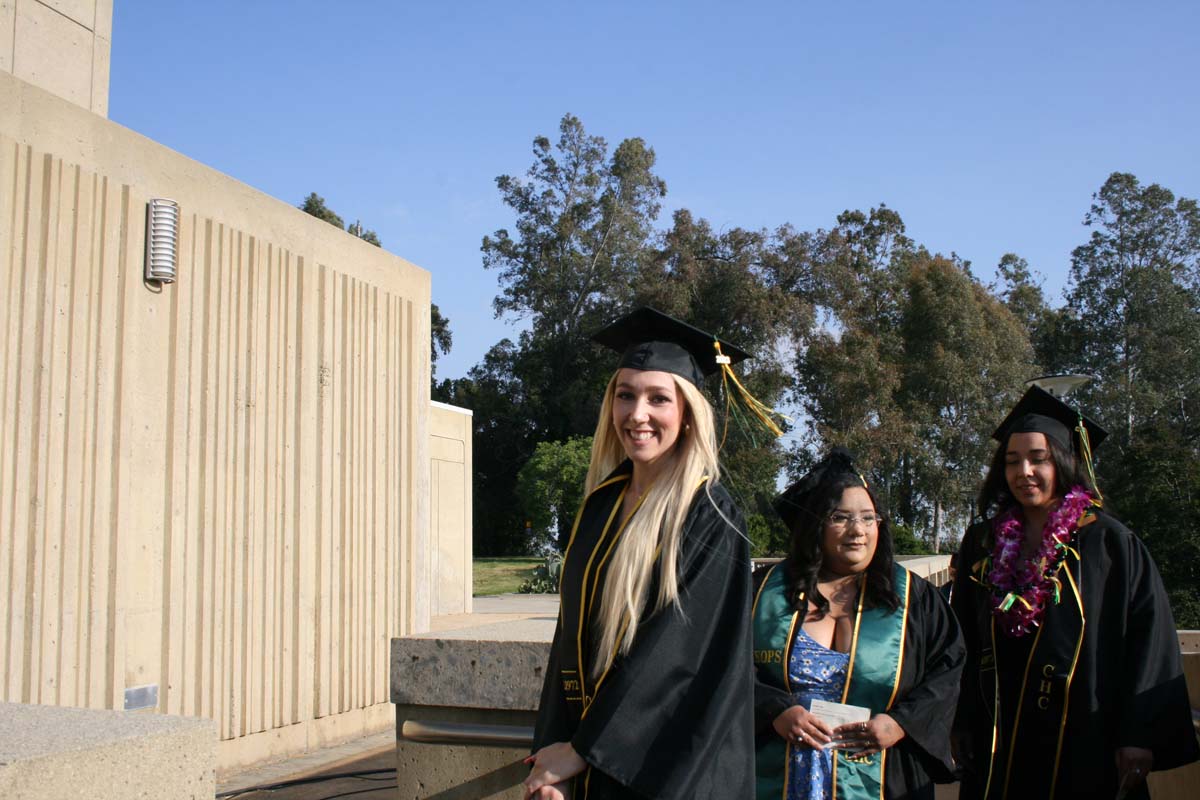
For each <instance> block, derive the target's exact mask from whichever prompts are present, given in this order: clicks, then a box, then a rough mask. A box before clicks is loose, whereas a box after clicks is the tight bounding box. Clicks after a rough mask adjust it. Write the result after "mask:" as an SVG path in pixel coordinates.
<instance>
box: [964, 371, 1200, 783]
mask: <svg viewBox="0 0 1200 800" xmlns="http://www.w3.org/2000/svg"><path fill="white" fill-rule="evenodd" d="M1104 436H1105V432H1104V430H1103V429H1102V428H1100V426H1099V425H1097V424H1096V423H1095V422H1093V421H1092V420H1090V419H1088V418H1087V417H1084V416H1083V415H1082V414H1080V413H1079V412H1077V411H1075V410H1074V409H1072V408H1071V407H1070V406H1068V405H1066V404H1065V403H1063V402H1062V401H1060V400H1058V399H1057V398H1055V397H1053V396H1052V395H1050V394H1049V393H1047V392H1045V391H1043V390H1042V389H1040V388H1038V387H1036V386H1035V387H1032V388H1030V389H1029V391H1028V392H1026V393H1025V396H1024V397H1022V398H1021V400H1020V402H1018V403H1017V405H1016V407H1015V408H1014V409H1013V410H1012V412H1011V413H1010V414H1009V415H1008V417H1007V418H1006V419H1005V420H1004V422H1003V423H1001V425H1000V427H999V428H998V429H997V430H996V432H995V433H994V434H993V437H994V438H995V439H996V440H997V441H999V442H1000V445H999V447H998V448H997V449H996V454H995V456H994V458H993V459H992V463H991V467H990V469H989V470H988V474H987V477H986V478H985V479H984V483H983V488H982V489H981V491H980V494H979V513H980V515H981V517H982V520H981V521H980V522H978V523H977V524H975V525H973V526H972V527H971V528H970V529H969V530H968V531H967V533H966V536H965V537H964V538H963V544H962V549H961V550H960V551H959V552H960V559H959V563H960V565H961V568H960V569H959V570H958V576H957V578H956V581H955V587H954V595H953V607H954V610H955V612H956V613H957V615H958V618H959V621H960V623H961V624H962V626H963V634H964V637H965V639H966V643H967V666H966V669H965V670H964V671H963V686H962V692H961V693H960V696H959V704H958V711H957V715H956V719H955V726H954V727H955V737H954V741H955V745H956V756H957V758H958V760H959V762H960V764H961V766H962V768H963V781H962V789H961V794H960V797H963V798H983V799H985V800H1000V799H1001V798H1014V800H1040V799H1041V798H1098V797H1110V798H1111V797H1129V798H1135V797H1148V796H1149V792H1148V790H1147V788H1146V776H1147V774H1148V773H1149V772H1150V771H1151V770H1155V769H1170V768H1172V767H1177V766H1179V765H1181V764H1186V763H1188V762H1190V761H1193V760H1195V759H1196V758H1197V757H1198V756H1200V753H1198V752H1197V746H1196V737H1195V736H1194V735H1193V733H1192V725H1191V719H1190V715H1189V711H1188V697H1187V687H1186V684H1185V682H1184V678H1183V672H1182V668H1181V664H1180V656H1179V640H1178V637H1177V636H1176V632H1175V624H1174V621H1173V620H1172V618H1171V608H1170V605H1169V604H1168V603H1167V596H1166V593H1165V591H1164V590H1163V586H1162V580H1161V579H1160V578H1159V575H1158V570H1157V568H1156V567H1155V566H1154V562H1153V560H1151V558H1150V555H1149V554H1148V553H1147V552H1146V549H1145V547H1144V546H1143V545H1142V543H1141V541H1140V540H1139V539H1138V538H1137V537H1136V536H1134V535H1133V534H1132V533H1130V531H1129V530H1128V529H1127V528H1126V527H1125V526H1124V525H1122V524H1121V523H1120V522H1119V521H1117V520H1116V519H1114V518H1113V517H1112V516H1110V515H1109V514H1107V513H1106V512H1105V511H1104V510H1103V507H1102V498H1101V495H1100V492H1099V491H1098V489H1097V488H1096V485H1095V481H1094V480H1093V479H1092V473H1091V466H1090V457H1091V448H1092V446H1096V445H1099V444H1100V441H1101V439H1103V437H1104Z"/></svg>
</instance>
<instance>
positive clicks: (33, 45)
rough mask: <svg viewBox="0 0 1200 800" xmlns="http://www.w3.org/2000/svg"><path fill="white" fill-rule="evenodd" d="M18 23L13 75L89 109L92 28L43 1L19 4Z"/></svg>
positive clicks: (90, 97) (14, 41) (90, 101)
mask: <svg viewBox="0 0 1200 800" xmlns="http://www.w3.org/2000/svg"><path fill="white" fill-rule="evenodd" d="M15 25H16V32H15V35H14V39H13V57H12V65H13V66H12V72H13V74H14V75H16V76H17V77H18V78H20V79H21V80H23V81H25V82H26V83H32V84H33V85H34V86H40V87H41V88H43V89H45V90H47V91H50V92H53V93H54V94H56V95H58V96H59V97H62V98H65V99H67V100H70V101H71V102H72V103H75V104H76V105H79V106H83V107H84V108H89V109H90V108H91V105H92V46H93V42H92V40H93V38H94V34H93V33H92V32H91V30H89V29H88V28H85V27H84V26H83V25H80V24H79V23H78V22H75V21H74V20H72V19H69V18H68V17H65V16H63V15H62V14H60V13H58V12H57V11H55V10H54V9H52V8H50V7H49V6H46V5H43V4H42V3H18V4H17V6H16V22H15Z"/></svg>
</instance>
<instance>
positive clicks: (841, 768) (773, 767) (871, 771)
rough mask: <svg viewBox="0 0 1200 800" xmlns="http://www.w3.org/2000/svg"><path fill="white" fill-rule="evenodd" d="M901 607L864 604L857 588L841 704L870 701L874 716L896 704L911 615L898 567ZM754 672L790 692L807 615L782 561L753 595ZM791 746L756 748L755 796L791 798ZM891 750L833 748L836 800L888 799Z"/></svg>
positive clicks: (774, 743)
mask: <svg viewBox="0 0 1200 800" xmlns="http://www.w3.org/2000/svg"><path fill="white" fill-rule="evenodd" d="M893 581H894V588H895V591H896V594H897V595H898V596H899V597H900V608H899V609H897V611H895V612H892V611H889V610H888V609H886V608H869V609H864V608H863V595H864V592H863V591H862V588H861V586H860V588H859V593H858V609H857V611H856V612H855V619H854V639H853V641H852V642H851V644H850V668H849V671H848V673H847V675H846V686H845V688H844V689H843V691H842V702H843V703H848V704H850V705H855V706H866V707H867V708H869V709H871V714H872V715H875V714H879V713H882V712H884V711H887V710H888V709H889V708H891V707H892V704H893V703H894V702H895V701H896V691H897V689H898V688H899V686H900V672H901V670H902V668H903V664H904V632H905V631H904V628H905V624H906V620H907V618H908V595H909V591H908V590H909V575H908V570H906V569H904V567H902V566H900V565H899V564H897V565H895V574H894V577H893ZM752 614H753V626H754V669H755V672H756V674H757V676H758V679H759V680H760V681H763V682H764V683H766V684H768V685H770V686H775V687H776V688H779V689H783V690H784V691H786V692H789V693H790V692H791V691H792V688H791V681H790V679H789V678H788V657H789V654H790V653H791V650H792V644H793V642H794V640H795V638H796V633H797V631H799V629H800V625H801V624H802V623H803V617H802V616H801V615H800V614H799V613H798V612H796V610H795V609H793V608H792V605H791V603H789V602H788V598H787V583H786V579H785V576H784V570H783V569H782V564H776V565H775V566H774V567H772V568H771V571H770V572H769V573H768V574H767V577H766V578H765V579H764V580H763V583H762V586H761V587H760V588H759V590H758V596H757V597H755V598H754V609H753V611H752ZM791 749H792V744H791V743H790V742H786V741H784V740H783V739H782V738H780V737H778V736H774V735H771V736H770V737H769V738H768V739H767V741H765V742H764V743H762V744H761V745H760V746H759V748H758V751H757V753H756V756H755V758H756V770H755V772H756V776H757V788H756V792H755V794H756V796H757V797H758V799H759V800H768V799H771V800H773V799H774V798H781V799H782V800H786V797H787V795H786V793H787V784H788V768H789V765H790V764H791V755H792V754H791ZM886 758H887V751H886V750H885V751H883V752H881V753H876V754H874V755H872V756H865V757H863V756H857V755H855V754H854V753H851V752H848V751H845V750H835V751H833V797H834V800H867V798H870V799H871V800H877V798H882V797H883V784H884V764H885V761H886Z"/></svg>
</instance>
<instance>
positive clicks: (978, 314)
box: [316, 115, 1200, 626]
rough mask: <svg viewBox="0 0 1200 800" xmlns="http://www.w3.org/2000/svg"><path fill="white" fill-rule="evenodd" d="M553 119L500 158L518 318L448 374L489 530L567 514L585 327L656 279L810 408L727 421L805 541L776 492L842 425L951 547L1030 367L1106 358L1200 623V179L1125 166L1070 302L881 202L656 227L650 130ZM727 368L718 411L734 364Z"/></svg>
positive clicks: (684, 217)
mask: <svg viewBox="0 0 1200 800" xmlns="http://www.w3.org/2000/svg"><path fill="white" fill-rule="evenodd" d="M558 134H559V135H558V138H557V140H556V141H555V142H551V140H550V139H549V138H547V137H537V138H536V139H535V140H534V143H533V164H532V166H531V167H530V169H529V170H528V172H527V173H526V174H525V175H524V176H523V177H520V178H515V177H512V176H508V175H503V176H501V177H499V178H498V179H497V188H498V189H499V191H500V193H501V197H502V199H503V200H504V202H505V204H506V205H507V206H508V207H509V208H510V209H511V210H512V212H513V214H514V217H515V219H514V224H513V226H512V228H511V231H510V229H508V228H504V229H500V230H497V231H495V232H494V233H493V234H491V235H490V236H487V237H485V238H484V239H483V243H482V252H483V261H484V266H485V267H486V268H488V269H492V270H495V271H496V273H497V277H498V283H499V293H498V295H497V296H496V298H495V301H494V308H495V312H496V314H497V316H501V317H507V318H509V319H513V320H520V321H522V322H523V323H524V329H523V330H522V332H521V333H520V334H519V335H518V336H517V337H516V340H515V341H513V340H511V339H505V340H503V341H502V342H500V343H498V344H497V345H496V346H495V347H493V348H492V349H491V350H490V351H489V352H488V354H487V355H486V356H485V358H484V360H483V361H482V362H481V363H480V364H479V365H477V366H476V367H474V368H473V369H472V370H471V371H470V373H469V374H468V376H467V377H466V378H463V379H459V380H456V381H443V382H442V383H441V384H440V385H439V386H438V387H437V389H436V392H435V396H439V397H442V398H443V399H447V400H449V401H450V402H455V403H458V404H460V405H465V406H468V407H471V408H473V409H475V425H476V440H475V453H476V459H475V463H476V466H477V475H476V486H475V489H476V494H475V497H476V502H475V509H476V519H475V528H476V549H477V551H478V552H480V553H496V554H500V553H506V552H511V553H516V552H522V551H528V550H529V549H530V548H531V547H532V546H533V544H534V543H535V542H534V541H531V539H530V537H529V536H527V535H526V534H525V532H524V526H523V521H524V520H525V519H526V518H528V519H529V520H530V522H531V524H532V525H533V526H535V529H536V530H537V531H538V532H539V533H538V535H540V536H541V537H542V538H543V539H548V538H549V537H550V536H552V535H554V536H558V537H561V536H562V535H563V530H564V527H563V526H564V520H565V519H567V518H568V517H571V516H572V512H573V507H574V505H575V504H576V502H577V495H572V490H573V489H574V490H578V488H579V487H580V486H581V483H582V478H581V477H579V476H581V475H582V473H583V471H585V470H586V452H585V451H586V445H584V444H582V443H583V442H585V441H586V437H588V436H589V435H590V434H591V433H592V430H593V428H594V425H595V418H596V413H597V410H598V406H599V401H600V396H601V392H602V389H603V386H604V383H605V381H606V380H607V378H608V375H609V374H610V372H611V365H612V357H611V355H610V354H607V353H603V352H601V351H600V350H599V349H598V348H596V347H594V346H593V345H592V344H591V343H590V342H589V341H588V338H587V337H588V335H589V334H590V333H591V332H592V331H593V330H595V329H597V328H598V327H600V326H601V325H603V324H604V323H606V322H608V321H610V320H611V319H613V318H614V317H616V316H617V314H618V313H620V312H621V311H624V310H626V309H628V308H630V307H632V306H633V305H636V304H642V303H645V304H650V305H654V306H656V307H658V308H661V309H662V310H664V311H666V312H667V313H670V314H673V315H674V316H677V317H680V318H682V319H685V320H687V321H689V322H692V323H693V324H695V325H697V326H699V327H702V328H705V329H708V330H712V331H714V332H715V333H717V334H718V335H720V336H721V337H722V338H726V339H728V340H730V341H733V342H735V343H737V344H739V345H741V346H743V347H745V348H746V349H748V350H751V351H754V352H756V354H757V355H758V356H759V358H757V359H755V360H754V361H753V362H751V363H748V364H745V365H743V366H741V367H739V368H738V372H739V374H741V375H742V376H743V379H744V381H745V383H746V384H747V385H748V386H749V387H750V389H751V391H752V392H753V393H754V394H755V395H756V396H758V397H759V398H760V399H762V400H763V401H765V402H766V403H768V404H770V405H778V404H779V403H781V402H784V401H789V402H790V403H791V404H792V406H793V407H797V408H799V409H801V412H802V413H801V415H800V416H799V417H798V418H797V420H796V422H795V429H794V430H793V432H792V439H793V442H794V444H793V446H792V448H791V449H790V451H784V450H783V449H781V447H780V446H779V445H778V444H777V443H775V442H771V441H768V440H766V439H764V438H763V437H762V436H761V435H760V434H759V433H757V431H756V430H755V429H753V428H751V427H748V426H747V427H743V426H741V425H740V424H739V423H738V421H737V420H736V419H734V421H733V422H732V423H731V424H730V426H729V429H728V431H727V432H726V431H724V430H723V431H722V433H723V438H724V439H725V442H724V447H723V450H722V454H721V458H722V468H723V470H724V474H725V480H726V483H727V484H728V485H729V486H730V487H731V489H733V490H734V494H735V497H736V499H737V501H738V503H739V505H741V507H742V509H743V511H744V512H745V513H746V515H747V520H748V528H749V530H750V533H751V537H752V538H753V539H754V541H755V548H756V551H757V552H759V553H765V552H769V551H774V552H780V551H781V550H782V549H783V548H784V547H785V544H786V533H785V532H784V531H783V530H782V527H781V526H780V525H779V524H778V523H777V522H776V521H775V520H774V517H773V515H772V513H771V512H770V509H769V503H770V499H771V497H772V496H773V495H774V491H775V481H776V476H777V474H778V472H779V471H780V469H781V467H784V466H786V467H787V469H788V470H789V471H791V472H793V473H797V472H800V471H802V470H803V469H805V468H806V467H807V466H808V464H809V463H811V461H812V460H813V458H814V457H815V456H816V455H817V454H818V453H819V452H821V451H822V450H824V449H826V448H828V447H830V446H832V445H845V446H848V447H849V448H851V449H852V450H854V451H855V452H856V453H858V454H859V456H860V459H861V461H862V462H863V463H864V465H865V466H866V467H867V468H868V469H869V470H870V472H871V474H872V476H873V479H874V482H875V483H876V484H877V485H878V486H880V487H881V489H882V491H883V494H884V503H885V505H886V506H887V511H888V512H889V513H890V515H891V516H892V518H893V522H894V525H895V528H896V531H897V536H898V537H899V538H898V541H901V542H902V544H901V549H910V550H914V551H916V550H921V549H936V548H939V547H941V546H942V545H943V544H944V543H946V542H948V541H950V540H952V539H954V538H956V536H957V532H958V531H959V530H961V528H962V526H963V525H965V523H966V522H967V519H968V517H969V516H970V515H971V506H972V502H971V501H972V497H973V496H974V494H975V493H976V491H977V489H978V484H979V481H980V480H981V477H982V474H983V471H984V470H985V469H986V466H987V462H988V457H989V455H990V452H991V449H992V446H993V445H992V442H991V441H990V434H991V430H992V428H993V426H994V425H995V424H996V422H997V421H998V420H999V419H1001V418H1002V417H1003V415H1004V413H1005V412H1006V411H1007V409H1008V408H1009V406H1010V404H1011V403H1012V402H1013V401H1014V400H1015V398H1016V397H1017V396H1018V395H1019V393H1020V392H1021V391H1022V389H1023V386H1022V384H1023V382H1024V381H1025V380H1027V379H1029V378H1031V377H1034V376H1036V375H1038V374H1043V373H1046V372H1064V371H1072V372H1085V373H1089V374H1093V375H1095V376H1096V377H1097V380H1096V381H1095V382H1093V383H1092V384H1091V385H1090V386H1089V387H1087V389H1086V390H1084V391H1083V392H1081V393H1080V394H1079V395H1077V396H1073V397H1072V400H1073V401H1075V402H1077V403H1078V404H1079V405H1081V406H1082V407H1084V408H1085V409H1087V410H1088V411H1089V412H1091V413H1093V415H1094V416H1097V417H1099V418H1100V419H1101V420H1102V421H1104V422H1106V423H1108V424H1109V425H1110V427H1112V428H1113V437H1112V440H1111V445H1106V446H1105V447H1104V449H1103V450H1102V451H1100V453H1099V460H1098V467H1099V470H1100V474H1101V478H1102V480H1103V481H1105V482H1106V484H1107V486H1108V496H1109V501H1110V505H1112V506H1113V507H1114V508H1115V510H1116V512H1117V513H1118V515H1119V516H1121V517H1122V518H1123V519H1125V520H1126V521H1128V522H1129V523H1130V525H1131V526H1132V527H1133V528H1134V530H1135V531H1136V532H1138V533H1139V535H1141V536H1142V537H1143V538H1144V539H1145V541H1146V542H1147V544H1148V546H1149V547H1150V548H1151V551H1152V553H1153V554H1154V555H1155V557H1156V560H1157V561H1158V563H1159V565H1160V567H1161V568H1162V572H1163V576H1164V580H1165V581H1166V583H1167V585H1168V591H1169V592H1170V594H1171V598H1172V603H1173V605H1174V608H1175V611H1176V614H1177V616H1178V617H1179V622H1180V623H1181V624H1186V625H1191V626H1197V625H1200V589H1197V588H1196V587H1197V586H1200V581H1197V577H1200V576H1198V575H1197V574H1196V569H1197V567H1196V565H1197V564H1200V558H1198V556H1200V523H1197V522H1196V521H1195V520H1196V519H1197V518H1198V515H1197V511H1200V507H1198V503H1200V499H1198V498H1200V471H1198V470H1200V468H1198V467H1197V464H1200V458H1198V456H1200V452H1198V450H1200V444H1198V442H1200V431H1198V428H1197V419H1198V414H1200V408H1198V407H1197V404H1198V403H1200V348H1197V346H1196V342H1198V341H1200V302H1198V298H1200V211H1198V210H1197V204H1196V203H1195V201H1192V200H1188V199H1177V198H1175V196H1174V195H1173V194H1172V193H1171V192H1170V191H1169V190H1167V189H1165V188H1163V187H1161V186H1159V185H1157V184H1152V185H1149V186H1143V185H1142V184H1140V183H1139V182H1138V180H1137V179H1136V178H1135V177H1134V176H1132V175H1128V174H1123V173H1114V174H1113V175H1112V176H1110V177H1109V179H1108V180H1107V181H1106V182H1105V184H1104V186H1103V187H1102V188H1101V189H1100V190H1099V192H1097V194H1096V196H1095V198H1094V202H1093V204H1092V206H1091V208H1090V209H1089V210H1088V212H1087V214H1086V216H1085V218H1084V224H1085V225H1087V226H1088V227H1089V228H1091V233H1090V236H1089V238H1088V240H1087V241H1086V242H1085V243H1084V244H1082V245H1080V246H1079V247H1078V248H1076V249H1075V250H1074V251H1073V253H1072V254H1071V279H1070V284H1069V287H1068V292H1067V297H1066V302H1065V303H1063V304H1062V305H1058V306H1055V305H1053V304H1052V303H1051V302H1050V301H1049V299H1048V298H1047V296H1046V294H1045V292H1044V290H1043V288H1042V285H1041V279H1040V277H1039V276H1038V274H1037V273H1036V272H1035V271H1034V270H1033V268H1031V266H1030V265H1029V263H1028V262H1026V261H1025V260H1024V259H1022V258H1021V257H1020V256H1018V255H1016V254H1014V253H1008V254H1005V255H1004V256H1003V257H1002V258H1001V259H1000V262H999V264H998V265H997V267H996V275H997V277H996V280H995V282H994V283H992V284H991V285H984V284H983V283H981V282H980V281H979V280H978V279H977V278H976V277H975V276H974V275H972V273H971V271H970V265H969V263H967V262H964V261H963V260H961V259H959V258H958V257H957V256H955V255H954V254H951V255H950V256H949V257H943V256H940V255H936V254H931V253H930V252H928V251H927V250H926V249H925V248H924V247H922V246H921V245H920V244H919V243H917V242H914V241H913V240H912V239H911V238H909V236H908V234H907V232H906V229H905V225H904V222H903V220H902V219H901V216H900V214H899V213H897V212H896V211H895V210H893V209H890V208H888V207H887V206H884V205H880V206H877V207H875V208H871V209H869V210H867V211H855V210H851V211H845V212H843V213H842V214H840V215H838V217H837V218H836V221H835V223H834V225H833V226H832V227H831V228H829V229H828V230H824V229H817V230H811V231H797V230H794V229H793V228H791V226H789V225H787V224H783V225H780V226H779V227H776V228H774V229H766V228H741V227H732V228H727V229H720V230H717V229H714V228H713V226H712V225H711V224H710V223H709V222H708V221H706V220H705V219H704V218H703V217H700V216H697V215H696V214H694V213H693V212H691V211H689V210H686V209H681V210H678V211H676V212H675V213H674V214H673V216H672V218H671V220H670V224H669V225H668V226H667V227H665V228H664V229H662V230H656V229H655V224H656V219H657V215H658V212H659V207H660V204H661V203H662V200H663V198H664V196H665V193H666V186H665V183H664V182H663V181H662V179H661V178H659V177H658V176H657V175H656V174H655V172H654V166H655V155H654V151H653V149H652V148H650V147H649V146H647V145H646V143H645V142H643V141H642V140H641V139H637V138H631V139H626V140H625V141H623V142H622V143H621V144H620V145H618V147H617V148H616V149H615V150H613V151H612V152H611V154H610V151H609V148H608V146H607V143H606V142H605V141H604V139H602V138H601V137H598V136H592V135H589V134H588V133H587V132H586V131H585V130H584V128H583V124H582V123H581V122H580V121H579V119H577V118H576V117H573V116H571V115H567V116H565V117H564V118H563V119H562V121H561V123H560V125H559V131H558ZM316 199H317V200H319V198H316ZM321 205H322V206H323V203H322V204H321ZM435 316H436V315H435ZM708 389H709V393H710V396H711V397H712V399H713V401H714V405H715V406H716V407H717V408H718V411H720V410H721V409H723V408H724V404H725V402H724V401H725V397H724V396H723V394H722V387H721V386H720V385H719V384H718V382H716V381H714V382H712V384H711V385H710V386H709V387H708ZM539 443H552V444H542V445H541V446H539ZM518 498H520V500H518ZM522 504H523V506H522ZM522 508H524V511H525V512H526V513H523V511H522ZM566 524H569V522H568V523H566ZM534 538H535V539H536V536H535V537H534Z"/></svg>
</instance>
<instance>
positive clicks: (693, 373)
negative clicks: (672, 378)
mask: <svg viewBox="0 0 1200 800" xmlns="http://www.w3.org/2000/svg"><path fill="white" fill-rule="evenodd" d="M592 341H593V342H596V343H597V344H601V345H604V346H605V347H608V348H611V349H613V350H616V351H617V352H618V353H621V361H620V363H618V364H617V367H618V368H621V367H629V368H631V369H640V370H654V371H662V372H670V373H672V374H673V375H679V376H680V377H682V378H686V379H688V380H689V381H691V382H692V383H694V384H696V386H699V387H703V386H704V376H705V375H711V374H713V373H714V372H717V371H718V370H719V369H720V368H721V364H720V363H718V362H717V350H716V348H715V347H713V343H714V342H720V345H721V355H723V356H725V357H727V358H728V359H729V362H728V363H730V364H736V363H738V362H739V361H744V360H746V359H747V358H750V357H751V356H750V354H749V353H747V352H745V351H744V350H742V349H741V348H739V347H735V346H734V345H732V344H730V343H729V342H726V341H724V340H721V339H717V337H715V336H713V335H712V334H711V333H708V332H707V331H702V330H700V329H699V328H697V327H694V326H692V325H688V324H687V323H686V322H681V321H680V320H677V319H675V318H674V317H672V316H669V315H667V314H664V313H662V312H661V311H658V310H657V309H653V308H650V307H649V306H642V307H641V308H638V309H636V310H634V311H632V312H630V313H629V314H626V315H625V316H623V317H621V318H620V319H618V320H617V321H615V322H613V323H611V324H609V325H608V326H606V327H604V328H602V329H601V330H599V331H597V332H596V333H594V334H593V335H592Z"/></svg>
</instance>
